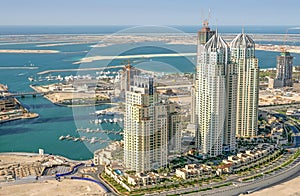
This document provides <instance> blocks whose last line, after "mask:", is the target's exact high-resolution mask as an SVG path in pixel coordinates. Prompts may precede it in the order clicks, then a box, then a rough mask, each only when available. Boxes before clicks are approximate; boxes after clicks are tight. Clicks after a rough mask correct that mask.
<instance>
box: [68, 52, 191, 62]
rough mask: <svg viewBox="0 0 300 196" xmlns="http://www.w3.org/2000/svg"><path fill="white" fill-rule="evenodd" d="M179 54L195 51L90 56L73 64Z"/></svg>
mask: <svg viewBox="0 0 300 196" xmlns="http://www.w3.org/2000/svg"><path fill="white" fill-rule="evenodd" d="M180 56H185V57H187V56H196V53H178V54H177V53H176V54H142V55H126V56H92V57H86V58H82V59H81V60H80V61H78V62H75V63H73V64H80V63H90V62H93V61H99V60H113V59H137V58H156V57H180Z"/></svg>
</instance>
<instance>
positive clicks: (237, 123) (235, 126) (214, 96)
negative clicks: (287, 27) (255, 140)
mask: <svg viewBox="0 0 300 196" xmlns="http://www.w3.org/2000/svg"><path fill="white" fill-rule="evenodd" d="M258 88H259V69H258V59H257V58H256V57H255V43H254V41H253V40H252V39H251V37H250V36H248V35H246V34H245V33H241V34H239V35H238V36H237V37H236V38H234V40H233V41H232V42H231V43H230V44H229V45H228V44H227V43H226V41H224V39H223V38H222V37H221V36H220V35H219V34H218V32H216V31H211V30H210V28H209V27H208V23H207V22H205V23H204V25H203V28H202V30H201V31H200V32H199V33H198V57H197V73H196V78H195V88H194V91H195V92H194V93H193V94H194V96H195V100H194V101H195V103H194V104H195V106H196V109H195V114H194V115H195V116H194V119H195V124H196V133H197V134H196V145H197V148H198V149H199V150H200V152H201V153H202V154H203V155H206V156H208V157H215V156H218V155H221V154H222V153H223V152H224V151H235V150H236V149H235V148H236V136H237V137H253V136H256V134H257V129H258V127H257V118H258V92H259V89H258Z"/></svg>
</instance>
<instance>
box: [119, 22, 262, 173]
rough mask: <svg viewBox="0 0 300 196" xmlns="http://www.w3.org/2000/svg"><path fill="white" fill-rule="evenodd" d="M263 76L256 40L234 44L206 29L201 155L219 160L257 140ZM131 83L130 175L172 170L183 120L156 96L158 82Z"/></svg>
mask: <svg viewBox="0 0 300 196" xmlns="http://www.w3.org/2000/svg"><path fill="white" fill-rule="evenodd" d="M127 73H128V74H129V75H130V67H128V68H127ZM258 74H259V69H258V60H257V58H256V57H255V43H254V41H253V40H252V39H251V38H250V36H248V35H246V34H244V33H242V34H239V35H238V36H237V37H236V38H235V39H234V40H233V41H232V42H231V43H230V44H228V43H226V41H224V39H223V38H222V37H221V36H220V34H218V32H216V31H212V30H210V28H209V27H208V23H207V22H205V23H204V25H203V28H202V30H201V31H199V33H198V55H197V72H196V76H195V84H194V87H193V92H192V115H191V116H192V117H191V122H192V123H194V124H195V127H196V148H197V149H198V150H199V152H200V153H201V154H203V155H205V156H207V157H215V156H218V155H221V154H222V153H223V152H224V151H235V150H236V149H235V148H236V137H253V136H255V135H256V134H257V118H258ZM128 78H130V79H131V80H132V81H128V82H127V83H126V85H127V87H126V93H125V94H126V95H125V108H126V111H125V123H124V163H125V166H126V168H127V169H129V170H133V171H136V172H145V171H149V170H151V169H156V168H159V167H161V166H164V165H166V164H167V158H168V153H169V152H170V151H180V143H181V138H180V132H181V130H182V121H181V114H180V113H178V112H176V110H175V109H174V108H175V104H174V103H170V102H169V101H168V100H163V99H162V98H161V97H160V96H159V95H158V94H157V93H156V90H155V83H154V81H153V78H152V77H149V76H141V75H130V76H128Z"/></svg>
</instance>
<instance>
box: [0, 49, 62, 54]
mask: <svg viewBox="0 0 300 196" xmlns="http://www.w3.org/2000/svg"><path fill="white" fill-rule="evenodd" d="M0 53H15V54H55V53H59V51H58V50H0Z"/></svg>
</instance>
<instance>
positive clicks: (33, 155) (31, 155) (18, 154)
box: [0, 152, 93, 163]
mask: <svg viewBox="0 0 300 196" xmlns="http://www.w3.org/2000/svg"><path fill="white" fill-rule="evenodd" d="M4 155H6V156H25V157H39V156H50V155H53V154H44V155H40V154H39V153H34V152H0V157H1V156H4ZM53 156H56V157H60V158H63V159H65V160H67V161H69V162H88V161H92V160H93V158H91V159H87V160H73V159H69V158H68V157H65V156H62V155H53ZM0 163H1V162H0Z"/></svg>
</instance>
